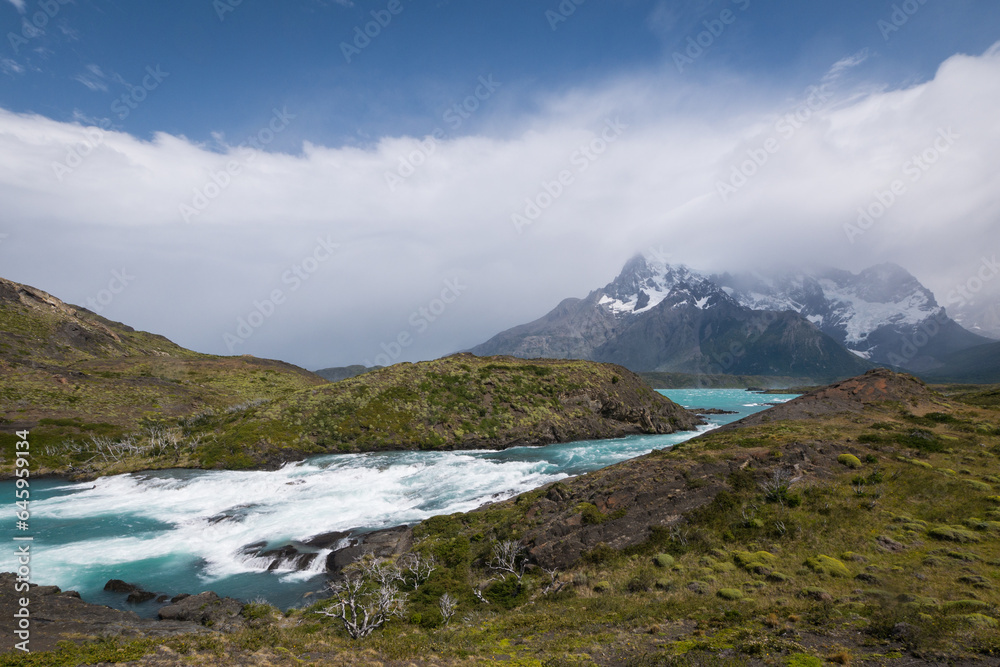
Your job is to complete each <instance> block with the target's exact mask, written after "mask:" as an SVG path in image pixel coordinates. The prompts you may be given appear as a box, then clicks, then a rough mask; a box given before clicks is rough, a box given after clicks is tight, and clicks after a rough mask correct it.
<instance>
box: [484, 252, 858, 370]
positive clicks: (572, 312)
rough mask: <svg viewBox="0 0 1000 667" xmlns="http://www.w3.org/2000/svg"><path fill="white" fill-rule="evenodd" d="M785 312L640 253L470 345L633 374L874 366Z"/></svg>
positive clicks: (487, 351) (488, 351) (487, 350)
mask: <svg viewBox="0 0 1000 667" xmlns="http://www.w3.org/2000/svg"><path fill="white" fill-rule="evenodd" d="M781 311H785V312H780V311H776V310H761V309H755V308H751V307H748V306H746V305H743V304H741V303H739V301H738V300H737V299H735V298H734V297H733V296H731V295H730V294H729V293H727V291H726V290H724V289H723V288H722V287H721V286H720V285H719V284H718V283H716V282H714V281H713V280H711V279H710V278H708V277H707V276H705V275H703V274H700V273H697V272H695V271H692V270H691V269H689V268H687V267H684V266H673V265H668V264H664V263H662V262H659V261H656V260H654V259H651V258H646V257H643V256H637V257H634V258H633V259H631V260H630V261H629V262H628V263H627V264H626V265H625V267H624V268H623V270H622V272H621V274H620V275H619V276H618V277H617V278H616V279H615V280H614V281H612V282H611V283H609V284H608V285H606V286H605V287H604V288H602V289H599V290H595V291H594V292H591V293H590V294H589V295H588V296H587V297H586V298H584V299H566V300H564V301H563V302H562V303H560V304H559V306H557V307H556V308H555V309H554V310H553V311H552V312H550V313H549V314H548V315H546V316H544V317H542V318H541V319H539V320H536V321H534V322H531V323H529V324H525V325H521V326H518V327H514V328H513V329H510V330H508V331H504V332H502V333H500V334H498V335H497V336H494V337H493V338H492V339H490V340H489V341H487V342H486V343H483V344H482V345H479V346H478V347H475V348H473V349H472V350H471V352H473V353H474V354H479V355H494V354H509V355H513V356H519V357H526V358H531V357H555V358H576V359H591V360H595V361H608V362H613V363H618V364H621V365H623V366H626V367H627V368H630V369H632V370H635V371H679V372H687V373H713V374H718V373H726V374H746V375H783V376H796V377H811V378H817V379H828V378H834V377H846V376H850V375H854V374H857V373H860V372H863V371H864V370H866V369H868V368H870V367H871V364H869V363H867V362H865V361H864V360H862V359H860V358H858V357H857V356H855V355H852V354H850V353H849V352H847V351H846V350H845V349H844V348H843V347H842V346H841V345H840V344H838V343H837V342H836V341H835V340H833V339H832V338H830V337H829V336H828V335H826V334H824V333H823V332H822V331H820V330H819V329H818V328H817V327H815V326H814V325H812V324H810V323H809V322H808V321H807V320H806V319H805V318H804V317H803V316H801V315H799V314H798V313H797V312H789V309H785V308H782V309H781Z"/></svg>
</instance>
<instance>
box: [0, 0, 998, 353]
mask: <svg viewBox="0 0 1000 667" xmlns="http://www.w3.org/2000/svg"><path fill="white" fill-rule="evenodd" d="M0 29H2V39H0V276H2V277H4V278H7V279H10V280H15V281H17V282H22V283H26V284H30V285H33V286H35V287H38V288H40V289H43V290H45V291H48V292H50V293H52V294H53V295H55V296H57V297H59V298H61V299H63V300H64V301H67V302H70V303H75V304H78V305H81V306H87V307H90V308H91V309H92V310H95V311H96V312H99V313H100V314H101V315H103V316H105V317H108V318H110V319H113V320H117V321H121V322H125V323H127V324H129V325H130V326H133V327H136V328H139V329H144V330H148V331H154V332H157V333H160V334H163V335H166V336H167V337H169V338H171V339H172V340H174V341H175V342H177V343H179V344H181V345H184V346H186V347H190V348H193V349H196V350H199V351H202V352H211V353H217V354H253V355H255V356H260V357H268V358H278V359H283V360H286V361H289V362H292V363H295V364H298V365H301V366H303V367H306V368H310V369H317V368H322V367H327V366H338V365H347V364H354V363H367V364H369V365H370V364H373V363H380V364H384V363H385V362H387V361H388V362H397V361H416V360H420V359H429V358H435V357H438V356H442V355H445V354H449V353H451V352H455V351H458V350H461V349H466V348H469V347H472V346H474V345H476V344H478V343H481V342H483V341H485V340H486V339H488V338H490V337H491V336H493V335H494V334H496V333H497V332H499V331H501V330H503V329H506V328H509V327H511V326H514V325H517V324H521V323H524V322H527V321H530V320H533V319H535V318H537V317H540V316H541V315H543V314H545V313H546V312H547V311H549V310H550V309H551V308H553V307H554V306H555V305H556V304H558V303H559V301H561V300H562V299H563V298H566V297H569V296H576V297H582V296H585V295H586V294H587V293H588V292H590V291H591V290H593V289H596V288H598V287H601V286H603V285H605V284H606V283H607V282H609V281H610V280H612V279H613V278H614V276H615V275H616V274H617V273H618V272H619V271H620V269H621V267H622V265H623V264H624V263H625V261H627V260H628V259H629V257H631V256H633V255H634V254H636V253H637V252H647V253H655V254H656V255H657V256H658V257H666V258H668V259H669V261H671V262H676V263H683V264H687V265H689V266H691V267H693V268H696V269H701V270H704V271H721V270H743V269H754V268H767V267H773V266H775V265H778V264H787V263H796V264H799V265H802V266H835V267H838V268H844V269H848V270H852V271H859V270H861V269H863V268H865V267H867V266H870V265H873V264H877V263H881V262H885V261H892V262H896V263H898V264H900V265H902V266H903V267H905V268H907V269H908V270H909V271H910V272H911V273H913V274H914V275H915V276H916V277H917V278H918V279H920V280H921V281H922V282H923V283H924V284H925V285H927V286H928V287H929V288H931V289H932V290H933V291H934V293H935V294H936V295H937V297H938V300H939V301H940V302H941V303H942V304H943V305H946V306H948V307H949V311H950V312H955V311H957V310H958V308H959V304H958V303H957V302H956V300H955V299H954V294H955V290H956V288H957V287H958V286H964V287H965V288H966V291H967V292H968V288H969V286H970V284H971V285H972V286H973V287H976V289H975V290H974V291H973V293H972V294H971V297H972V305H973V306H975V308H976V309H978V311H982V312H992V313H994V315H995V314H996V313H1000V309H998V308H997V307H996V306H995V304H997V303H1000V277H997V271H996V270H994V269H993V268H991V267H994V266H995V264H994V263H995V255H996V254H997V252H998V251H1000V248H998V246H1000V124H998V123H997V122H996V110H997V108H1000V46H998V44H1000V4H998V3H996V2H995V1H993V0H952V1H950V2H943V1H941V0H923V1H921V0H905V1H902V2H882V1H879V0H843V1H842V2H838V3H815V2H809V3H806V2H801V1H793V0H775V1H772V2H766V3H765V2H763V0H674V1H670V0H562V1H561V2H560V1H558V0H534V1H529V0H482V1H477V2H457V1H449V0H429V1H427V2H418V1H417V0H375V1H373V2H363V1H362V0H353V1H352V0H289V1H286V2H280V3H279V2H266V1H265V0H197V1H195V0H175V1H173V2H170V3H166V2H152V1H151V0H146V1H143V0H131V1H129V2H125V1H124V0H41V1H39V0H0ZM991 271H992V273H991ZM977 277H978V278H979V282H976V279H977ZM970 281H972V282H971V283H970ZM949 295H951V296H952V298H951V299H949ZM970 307H971V306H970ZM978 311H977V312H978Z"/></svg>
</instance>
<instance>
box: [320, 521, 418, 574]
mask: <svg viewBox="0 0 1000 667" xmlns="http://www.w3.org/2000/svg"><path fill="white" fill-rule="evenodd" d="M354 540H356V541H354ZM352 542H353V544H351V545H350V546H347V547H344V548H343V549H337V550H336V551H334V552H333V553H331V554H330V555H329V556H327V558H326V570H327V572H330V573H332V574H334V575H337V574H340V571H341V570H343V569H344V568H345V567H347V566H348V565H350V564H351V563H353V562H354V561H356V560H358V559H359V558H361V557H362V556H365V555H367V554H371V555H373V556H375V557H377V558H392V557H395V556H399V555H401V554H404V553H406V552H407V551H409V549H410V547H412V546H413V531H412V530H411V529H410V527H409V526H396V527H395V528H386V529H384V530H376V531H373V532H371V533H360V534H356V535H354V537H353V539H352Z"/></svg>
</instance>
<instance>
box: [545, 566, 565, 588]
mask: <svg viewBox="0 0 1000 667" xmlns="http://www.w3.org/2000/svg"><path fill="white" fill-rule="evenodd" d="M541 570H542V572H544V573H545V574H547V575H549V583H548V584H546V585H545V588H543V589H542V595H548V594H549V593H558V592H559V591H561V590H562V589H563V586H565V585H566V584H567V582H565V581H560V579H559V570H557V569H556V568H552V569H551V570H550V569H548V568H544V567H543V568H541Z"/></svg>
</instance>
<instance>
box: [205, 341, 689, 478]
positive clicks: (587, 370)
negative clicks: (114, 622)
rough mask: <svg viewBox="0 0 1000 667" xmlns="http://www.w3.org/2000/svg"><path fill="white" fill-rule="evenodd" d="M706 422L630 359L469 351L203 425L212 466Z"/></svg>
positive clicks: (564, 438)
mask: <svg viewBox="0 0 1000 667" xmlns="http://www.w3.org/2000/svg"><path fill="white" fill-rule="evenodd" d="M699 423H701V421H700V419H699V418H698V417H696V416H694V415H692V414H691V413H689V412H687V411H686V410H684V409H683V408H681V407H680V406H678V405H676V404H675V403H673V402H672V401H670V400H668V399H667V398H665V397H663V396H662V395H660V394H658V393H657V392H655V391H653V390H652V389H650V388H649V387H648V386H647V385H646V384H645V383H644V382H643V381H642V380H641V379H640V378H639V377H638V376H637V375H635V374H633V373H631V372H630V371H628V370H626V369H624V368H621V367H620V366H614V365H611V364H599V363H595V362H590V361H563V360H550V359H541V360H532V361H526V360H523V359H517V358H514V357H485V358H481V357H476V356H473V355H471V354H459V355H453V356H450V357H446V358H444V359H438V360H437V361H430V362H421V363H418V364H409V363H403V364H397V365H395V366H391V367H389V368H384V369H380V370H375V371H371V372H369V373H365V374H364V375H360V376H358V377H354V378H350V379H347V380H343V381H341V382H337V383H335V384H331V385H327V386H323V387H316V388H313V389H309V390H303V391H298V392H295V393H292V394H289V395H287V396H285V397H283V398H282V399H279V400H275V401H273V402H270V403H267V404H264V405H260V406H258V407H254V408H251V409H249V410H247V411H245V412H243V413H240V414H234V415H227V416H222V417H216V418H212V419H205V420H204V421H203V423H202V424H200V425H199V426H200V428H201V430H200V433H201V434H202V435H203V438H212V440H213V444H212V445H211V446H210V447H208V448H207V449H205V455H204V457H203V459H202V463H203V464H204V465H205V466H215V465H224V466H226V467H241V466H256V465H259V464H260V463H261V461H262V460H289V459H290V458H294V457H296V456H301V455H302V454H304V453H309V454H315V453H326V452H359V451H374V450H402V449H423V450H442V449H504V448H507V447H512V446H516V445H545V444H551V443H555V442H570V441H574V440H594V439H600V438H613V437H620V436H623V435H631V434H637V433H673V432H674V431H678V430H690V429H694V428H695V427H696V426H697V425H698V424H699ZM249 443H255V444H254V446H253V447H252V448H250V449H248V448H247V444H249Z"/></svg>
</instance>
